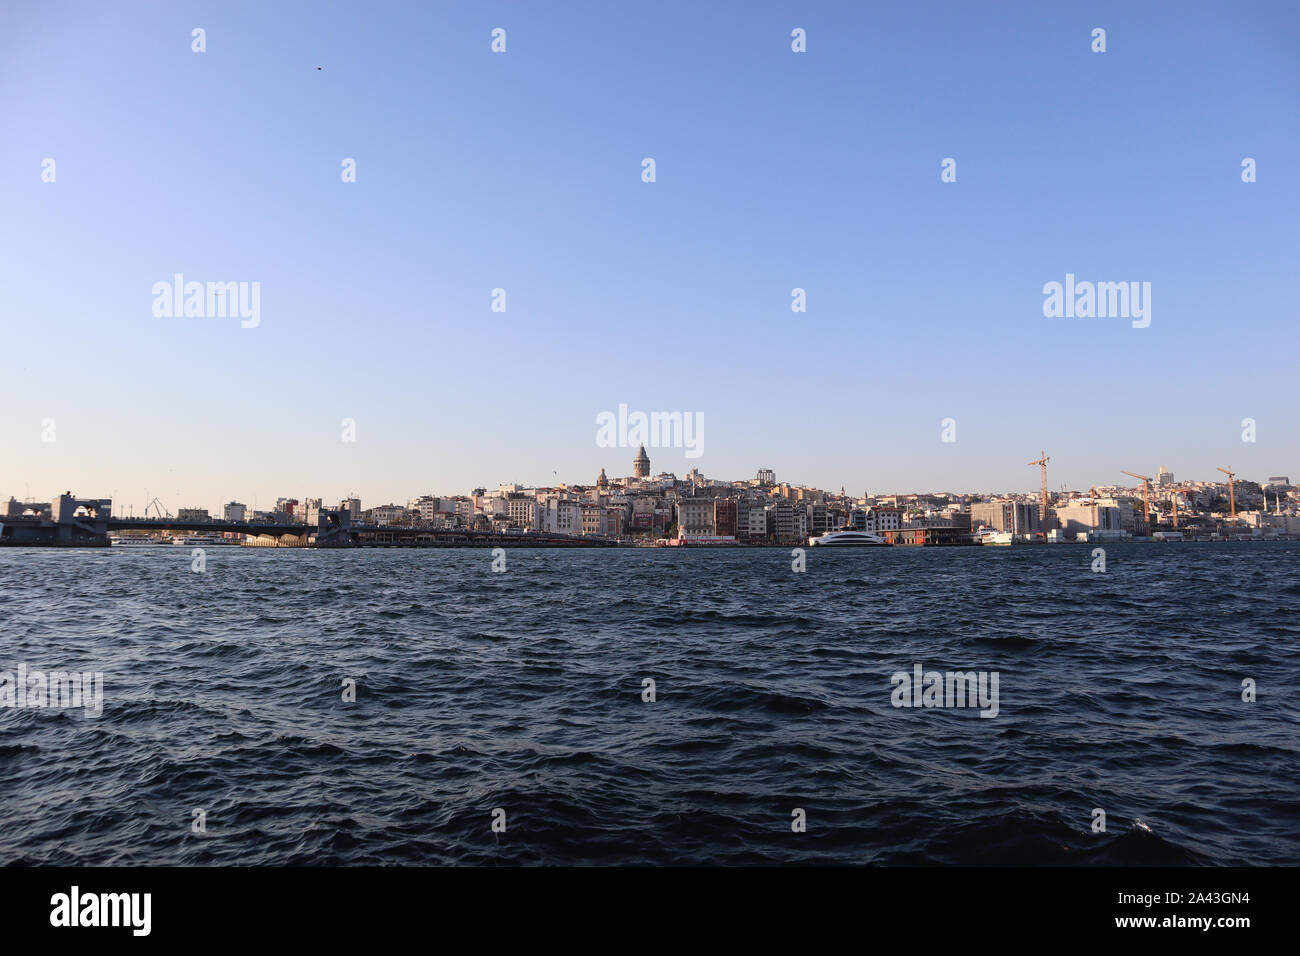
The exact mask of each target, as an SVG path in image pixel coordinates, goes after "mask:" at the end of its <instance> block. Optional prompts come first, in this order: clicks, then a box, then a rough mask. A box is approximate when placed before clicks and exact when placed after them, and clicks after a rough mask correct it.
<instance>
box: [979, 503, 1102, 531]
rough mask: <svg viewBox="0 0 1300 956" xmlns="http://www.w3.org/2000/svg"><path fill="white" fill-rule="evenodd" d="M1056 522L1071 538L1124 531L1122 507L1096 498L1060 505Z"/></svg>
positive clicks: (1057, 509)
mask: <svg viewBox="0 0 1300 956" xmlns="http://www.w3.org/2000/svg"><path fill="white" fill-rule="evenodd" d="M971 507H972V508H974V507H975V506H974V505H972V506H971ZM1056 523H1057V525H1059V526H1060V529H1061V531H1062V533H1064V534H1065V535H1066V537H1069V538H1073V537H1075V536H1076V535H1079V534H1101V535H1105V536H1111V537H1119V536H1120V535H1122V534H1123V533H1124V525H1123V520H1122V518H1121V515H1120V509H1119V508H1118V507H1117V506H1115V505H1109V504H1101V503H1099V501H1098V500H1096V499H1089V498H1076V499H1075V500H1074V501H1071V502H1069V503H1068V504H1065V505H1060V506H1058V507H1057V508H1056Z"/></svg>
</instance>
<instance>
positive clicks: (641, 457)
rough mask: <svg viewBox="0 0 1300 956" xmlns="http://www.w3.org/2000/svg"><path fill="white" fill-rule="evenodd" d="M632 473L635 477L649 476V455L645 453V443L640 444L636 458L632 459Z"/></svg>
mask: <svg viewBox="0 0 1300 956" xmlns="http://www.w3.org/2000/svg"><path fill="white" fill-rule="evenodd" d="M632 474H633V475H634V476H635V477H637V478H649V477H650V456H649V455H647V454H646V453H645V445H642V446H641V448H640V450H639V451H638V452H637V453H636V458H634V459H633V460H632Z"/></svg>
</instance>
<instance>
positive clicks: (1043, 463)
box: [1029, 451, 1052, 541]
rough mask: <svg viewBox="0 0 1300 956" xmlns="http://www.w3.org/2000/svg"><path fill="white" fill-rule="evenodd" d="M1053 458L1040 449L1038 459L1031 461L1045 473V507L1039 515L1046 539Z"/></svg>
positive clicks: (1044, 538) (1045, 538)
mask: <svg viewBox="0 0 1300 956" xmlns="http://www.w3.org/2000/svg"><path fill="white" fill-rule="evenodd" d="M1051 460H1052V459H1050V458H1048V457H1047V452H1045V451H1040V452H1039V453H1038V458H1037V460H1035V461H1031V462H1030V463H1029V464H1031V465H1037V466H1038V467H1039V468H1041V469H1042V474H1043V507H1042V513H1041V514H1040V515H1039V516H1038V517H1039V524H1041V525H1042V526H1043V540H1044V541H1046V540H1047V531H1048V527H1047V526H1048V523H1049V522H1048V520H1047V463H1048V462H1049V461H1051Z"/></svg>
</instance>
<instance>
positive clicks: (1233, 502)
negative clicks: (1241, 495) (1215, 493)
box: [1219, 466, 1237, 523]
mask: <svg viewBox="0 0 1300 956" xmlns="http://www.w3.org/2000/svg"><path fill="white" fill-rule="evenodd" d="M1219 471H1221V472H1223V473H1224V474H1225V475H1227V476H1228V507H1229V508H1231V509H1232V520H1233V522H1234V523H1235V522H1236V520H1237V495H1236V493H1235V491H1234V488H1233V486H1234V485H1235V484H1236V482H1235V481H1234V479H1235V478H1236V474H1235V473H1234V472H1233V470H1232V467H1231V466H1229V467H1227V468H1220V469H1219Z"/></svg>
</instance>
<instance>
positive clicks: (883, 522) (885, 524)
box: [862, 505, 903, 534]
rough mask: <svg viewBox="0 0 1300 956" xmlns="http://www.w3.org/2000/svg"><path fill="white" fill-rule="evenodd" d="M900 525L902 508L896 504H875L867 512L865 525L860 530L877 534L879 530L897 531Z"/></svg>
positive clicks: (901, 522)
mask: <svg viewBox="0 0 1300 956" xmlns="http://www.w3.org/2000/svg"><path fill="white" fill-rule="evenodd" d="M902 526H903V509H902V508H900V507H898V506H896V505H876V506H875V507H874V508H872V509H871V510H870V511H869V512H867V526H866V527H865V528H863V529H862V530H864V531H870V532H873V533H875V534H879V533H880V532H881V531H897V530H898V529H899V528H901V527H902Z"/></svg>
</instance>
